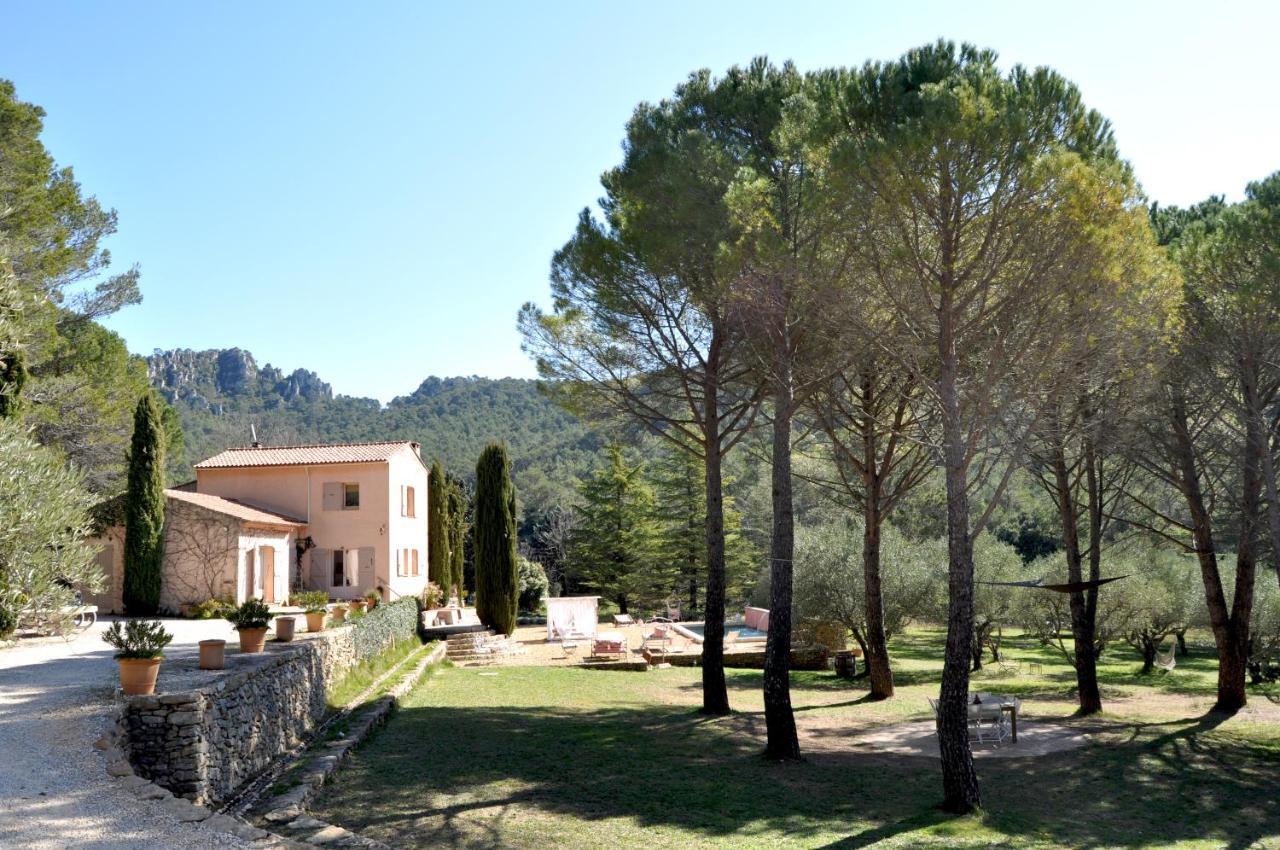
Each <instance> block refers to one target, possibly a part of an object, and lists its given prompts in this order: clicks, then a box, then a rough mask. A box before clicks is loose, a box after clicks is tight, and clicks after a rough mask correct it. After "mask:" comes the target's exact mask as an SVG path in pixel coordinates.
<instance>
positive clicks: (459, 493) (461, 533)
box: [445, 475, 470, 602]
mask: <svg viewBox="0 0 1280 850" xmlns="http://www.w3.org/2000/svg"><path fill="white" fill-rule="evenodd" d="M445 497H446V498H447V499H448V514H447V515H448V518H449V523H448V528H447V529H446V532H447V534H448V539H449V572H450V577H449V581H450V584H452V585H453V587H454V589H455V590H456V591H457V594H458V601H459V602H461V601H462V600H463V599H464V598H466V595H467V588H466V583H465V581H464V567H465V560H466V549H467V528H468V524H467V509H468V508H469V507H470V504H469V501H468V499H467V491H466V489H465V488H464V485H463V483H462V481H461V480H460V479H458V478H455V477H454V476H452V475H449V476H446V478H445Z"/></svg>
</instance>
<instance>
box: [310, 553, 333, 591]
mask: <svg viewBox="0 0 1280 850" xmlns="http://www.w3.org/2000/svg"><path fill="white" fill-rule="evenodd" d="M332 572H333V556H332V555H330V554H329V550H328V549H312V550H311V589H312V590H328V589H329V582H330V581H331V580H332V575H331V574H332Z"/></svg>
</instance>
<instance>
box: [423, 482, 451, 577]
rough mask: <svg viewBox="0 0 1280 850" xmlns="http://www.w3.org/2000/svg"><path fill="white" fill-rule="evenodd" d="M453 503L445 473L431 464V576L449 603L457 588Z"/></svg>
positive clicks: (428, 563)
mask: <svg viewBox="0 0 1280 850" xmlns="http://www.w3.org/2000/svg"><path fill="white" fill-rule="evenodd" d="M448 511H449V500H448V497H447V496H446V495H445V484H444V470H442V469H441V468H440V462H439V461H436V462H435V463H433V464H431V473H430V474H429V475H428V476H427V576H428V577H429V578H430V579H431V581H433V582H435V583H436V585H437V586H438V587H439V588H440V589H441V590H442V591H444V598H445V599H446V600H448V599H449V597H450V595H451V590H452V588H453V568H452V564H450V562H449V536H448V534H449V533H448V527H449V515H448Z"/></svg>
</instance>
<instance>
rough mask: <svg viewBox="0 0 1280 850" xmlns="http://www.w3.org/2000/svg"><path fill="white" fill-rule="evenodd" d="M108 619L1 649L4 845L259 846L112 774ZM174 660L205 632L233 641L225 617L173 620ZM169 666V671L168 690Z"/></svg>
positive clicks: (37, 849)
mask: <svg viewBox="0 0 1280 850" xmlns="http://www.w3.org/2000/svg"><path fill="white" fill-rule="evenodd" d="M105 627H106V623H104V622H99V623H98V624H97V625H96V626H94V627H93V628H91V629H90V630H89V631H88V632H86V633H82V634H80V635H78V636H77V637H76V638H75V639H74V640H71V641H63V640H60V639H56V638H55V639H49V640H41V641H39V642H31V643H30V644H28V645H20V646H15V647H10V648H5V649H0V848H4V850H9V848H14V849H15V850H16V848H24V850H25V848H33V849H34V850H44V848H64V847H75V848H81V847H88V848H112V850H116V848H170V847H172V848H187V847H190V848H205V847H207V848H224V847H232V848H234V847H251V846H253V845H252V844H249V843H247V842H245V841H243V840H241V839H238V838H235V837H234V836H231V835H228V834H226V833H221V832H215V831H213V830H212V829H210V828H209V827H204V826H198V825H193V824H186V823H180V822H178V821H177V820H175V819H174V818H173V817H171V816H170V815H168V814H167V813H165V812H164V811H163V810H162V808H161V805H160V804H159V803H156V802H148V801H144V800H142V799H140V798H138V797H137V796H135V795H134V794H133V793H132V792H130V791H128V790H126V788H125V787H124V786H123V784H122V783H121V782H120V781H118V780H115V779H113V778H111V777H109V776H107V774H106V765H105V764H104V762H103V758H102V755H101V754H100V753H99V752H98V751H97V750H95V749H94V748H93V742H94V741H95V740H97V738H98V737H99V736H100V735H101V734H102V732H103V730H104V729H105V728H106V725H107V723H106V715H107V713H108V712H109V711H110V709H111V708H112V698H113V694H114V691H115V687H116V681H117V676H116V664H115V661H114V659H112V657H111V652H112V651H111V648H110V647H109V646H107V645H106V644H105V643H103V642H102V639H101V637H100V636H101V634H102V631H103V630H104V629H105ZM165 627H166V628H167V629H169V631H171V632H173V634H174V641H173V644H172V645H171V646H170V647H169V648H168V650H166V655H167V656H168V657H169V658H175V657H178V656H181V655H186V654H190V655H194V654H196V652H197V648H196V643H197V642H198V641H200V640H202V639H204V638H209V637H220V638H232V637H234V634H233V633H232V631H231V629H230V626H229V625H228V624H227V623H226V622H225V621H223V620H204V621H200V620H166V621H165ZM164 675H165V674H164V667H163V666H162V667H161V668H160V681H161V687H162V688H163V685H164Z"/></svg>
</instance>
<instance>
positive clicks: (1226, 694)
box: [1169, 390, 1253, 712]
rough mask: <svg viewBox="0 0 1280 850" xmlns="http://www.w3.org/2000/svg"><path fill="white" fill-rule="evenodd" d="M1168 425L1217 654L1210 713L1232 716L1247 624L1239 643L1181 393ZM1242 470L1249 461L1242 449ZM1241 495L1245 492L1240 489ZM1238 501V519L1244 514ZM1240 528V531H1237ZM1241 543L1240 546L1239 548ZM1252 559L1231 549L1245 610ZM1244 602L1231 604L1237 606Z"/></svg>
mask: <svg viewBox="0 0 1280 850" xmlns="http://www.w3.org/2000/svg"><path fill="white" fill-rule="evenodd" d="M1169 424H1170V431H1171V434H1172V438H1173V440H1172V443H1171V448H1172V451H1173V454H1174V456H1173V458H1172V460H1173V462H1174V465H1175V466H1176V468H1177V473H1178V477H1179V479H1180V481H1181V484H1182V486H1181V487H1180V488H1179V489H1180V490H1181V491H1182V496H1183V499H1184V500H1185V501H1186V504H1187V512H1188V513H1189V514H1190V516H1191V532H1192V539H1193V540H1194V542H1195V551H1196V559H1197V560H1198V561H1199V563H1200V578H1201V581H1202V583H1203V584H1204V593H1205V604H1206V606H1207V607H1208V609H1209V624H1210V626H1212V628H1213V640H1214V643H1215V644H1216V646H1217V650H1218V699H1217V702H1216V703H1215V704H1214V710H1215V711H1225V712H1235V711H1238V710H1239V709H1240V708H1241V707H1243V706H1244V704H1245V701H1246V700H1245V690H1244V679H1245V663H1244V662H1245V659H1244V655H1245V648H1246V647H1247V645H1248V620H1247V619H1246V621H1245V626H1244V639H1243V641H1241V639H1240V634H1239V632H1240V629H1239V628H1238V624H1236V623H1233V622H1232V615H1231V612H1230V611H1229V610H1228V609H1227V600H1226V596H1225V594H1224V593H1223V590H1222V575H1221V573H1220V572H1219V570H1218V553H1217V548H1216V545H1215V542H1214V539H1213V521H1212V519H1211V517H1210V515H1209V511H1208V508H1207V507H1206V505H1205V502H1204V491H1203V489H1202V488H1201V486H1200V476H1199V473H1198V470H1197V468H1196V454H1195V447H1194V443H1193V442H1192V439H1191V432H1190V428H1189V427H1188V424H1187V414H1186V402H1185V400H1184V399H1183V397H1182V395H1181V392H1180V391H1177V390H1175V392H1174V394H1173V397H1172V399H1171V406H1170V409H1169ZM1245 454H1246V461H1245V471H1246V476H1247V475H1248V474H1249V473H1248V469H1249V466H1250V463H1251V461H1252V459H1251V458H1248V457H1247V455H1248V451H1247V450H1246V452H1245ZM1245 490H1246V491H1247V490H1248V488H1247V487H1246V488H1245ZM1243 501H1244V499H1242V515H1243V514H1244V513H1245V508H1244V507H1243ZM1242 530H1243V529H1242ZM1244 545H1245V544H1244V539H1243V537H1242V539H1241V546H1242V548H1243V547H1244ZM1252 570H1253V561H1252V558H1251V557H1250V556H1249V554H1248V552H1247V551H1246V552H1245V556H1244V557H1241V554H1240V551H1239V550H1237V567H1236V582H1237V584H1236V586H1237V589H1239V588H1240V587H1241V577H1242V576H1247V578H1248V592H1249V599H1248V600H1247V601H1248V602H1249V603H1250V605H1249V607H1250V608H1251V607H1252V605H1251V603H1252V591H1253V572H1252ZM1245 601H1246V600H1243V599H1241V600H1237V602H1240V603H1243V602H1245Z"/></svg>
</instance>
